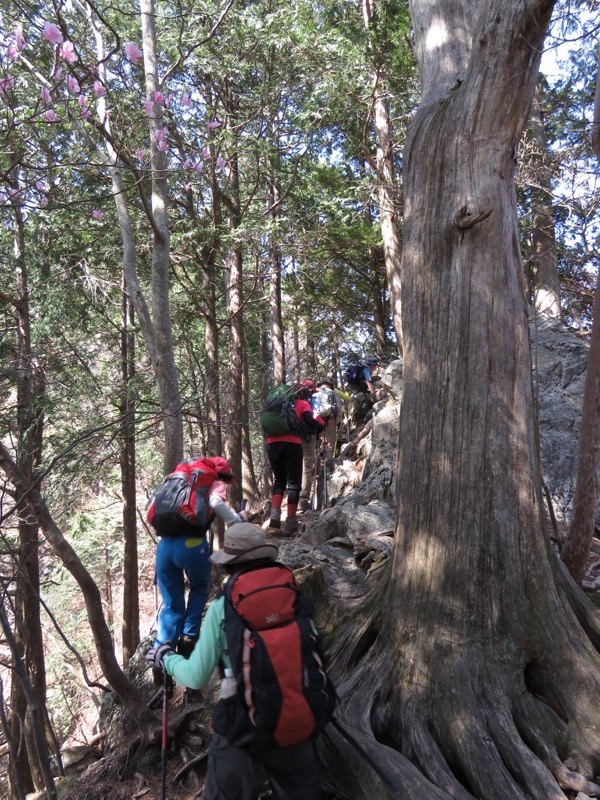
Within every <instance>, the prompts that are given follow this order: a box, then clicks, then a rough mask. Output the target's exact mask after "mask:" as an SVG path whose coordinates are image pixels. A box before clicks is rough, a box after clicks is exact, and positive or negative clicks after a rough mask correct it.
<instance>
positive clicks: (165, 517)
mask: <svg viewBox="0 0 600 800" xmlns="http://www.w3.org/2000/svg"><path fill="white" fill-rule="evenodd" d="M216 480H217V470H216V469H215V466H214V464H213V463H212V461H211V459H209V458H190V459H188V460H187V461H182V462H181V464H178V465H177V467H176V468H175V472H172V473H171V474H170V475H167V477H166V478H165V479H164V480H163V482H162V483H161V484H160V486H158V487H157V488H156V489H155V490H154V491H153V492H152V495H151V496H150V503H149V505H148V512H147V517H148V522H149V523H150V525H152V527H153V528H154V529H155V530H156V532H157V533H158V534H159V536H193V535H196V536H204V535H205V533H206V531H207V530H208V528H209V526H210V522H211V517H212V512H211V511H210V508H209V505H208V492H209V489H210V487H211V485H212V484H213V483H214V481H216Z"/></svg>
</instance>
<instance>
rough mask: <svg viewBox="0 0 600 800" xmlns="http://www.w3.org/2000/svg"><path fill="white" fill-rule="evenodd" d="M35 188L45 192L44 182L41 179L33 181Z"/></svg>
mask: <svg viewBox="0 0 600 800" xmlns="http://www.w3.org/2000/svg"><path fill="white" fill-rule="evenodd" d="M35 188H36V189H37V190H38V192H45V191H46V187H45V186H44V184H43V183H42V182H41V181H36V182H35Z"/></svg>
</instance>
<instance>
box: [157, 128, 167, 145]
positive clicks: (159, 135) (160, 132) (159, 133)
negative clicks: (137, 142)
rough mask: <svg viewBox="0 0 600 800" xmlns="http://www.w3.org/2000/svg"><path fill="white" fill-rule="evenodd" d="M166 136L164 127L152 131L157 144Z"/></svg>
mask: <svg viewBox="0 0 600 800" xmlns="http://www.w3.org/2000/svg"><path fill="white" fill-rule="evenodd" d="M166 135H167V128H166V126H165V127H164V128H161V129H160V130H159V129H158V128H157V129H156V130H155V131H154V138H155V139H156V141H157V142H162V141H163V140H164V139H165V137H166Z"/></svg>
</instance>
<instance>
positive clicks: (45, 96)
mask: <svg viewBox="0 0 600 800" xmlns="http://www.w3.org/2000/svg"><path fill="white" fill-rule="evenodd" d="M40 97H41V98H42V100H43V101H44V103H46V105H48V103H51V102H52V96H51V94H50V92H49V91H48V89H46V87H45V86H42V88H41V89H40Z"/></svg>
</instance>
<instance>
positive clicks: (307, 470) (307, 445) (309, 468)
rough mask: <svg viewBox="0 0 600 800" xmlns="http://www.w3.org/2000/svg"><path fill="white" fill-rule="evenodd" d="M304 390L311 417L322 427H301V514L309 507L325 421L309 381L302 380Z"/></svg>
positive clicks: (313, 385) (312, 385)
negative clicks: (319, 420)
mask: <svg viewBox="0 0 600 800" xmlns="http://www.w3.org/2000/svg"><path fill="white" fill-rule="evenodd" d="M300 386H302V387H303V388H304V389H305V392H304V397H305V398H306V400H307V402H308V403H309V404H310V407H311V411H312V415H313V417H314V416H318V417H319V419H321V421H322V423H323V425H322V427H321V428H313V427H310V426H308V425H306V424H303V425H302V426H301V432H302V483H301V485H300V498H299V500H298V511H299V513H303V512H304V511H306V510H307V509H308V507H309V506H310V495H311V489H312V487H313V483H314V484H315V485H316V475H317V473H318V459H319V454H318V452H317V450H318V447H317V445H318V443H319V437H320V434H321V431H322V430H324V429H325V420H323V418H322V417H321V415H320V414H319V411H318V410H317V406H316V404H315V403H313V395H314V393H315V392H316V391H317V387H316V386H315V384H314V382H313V381H311V380H310V379H306V380H303V381H302V383H301V384H300Z"/></svg>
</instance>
